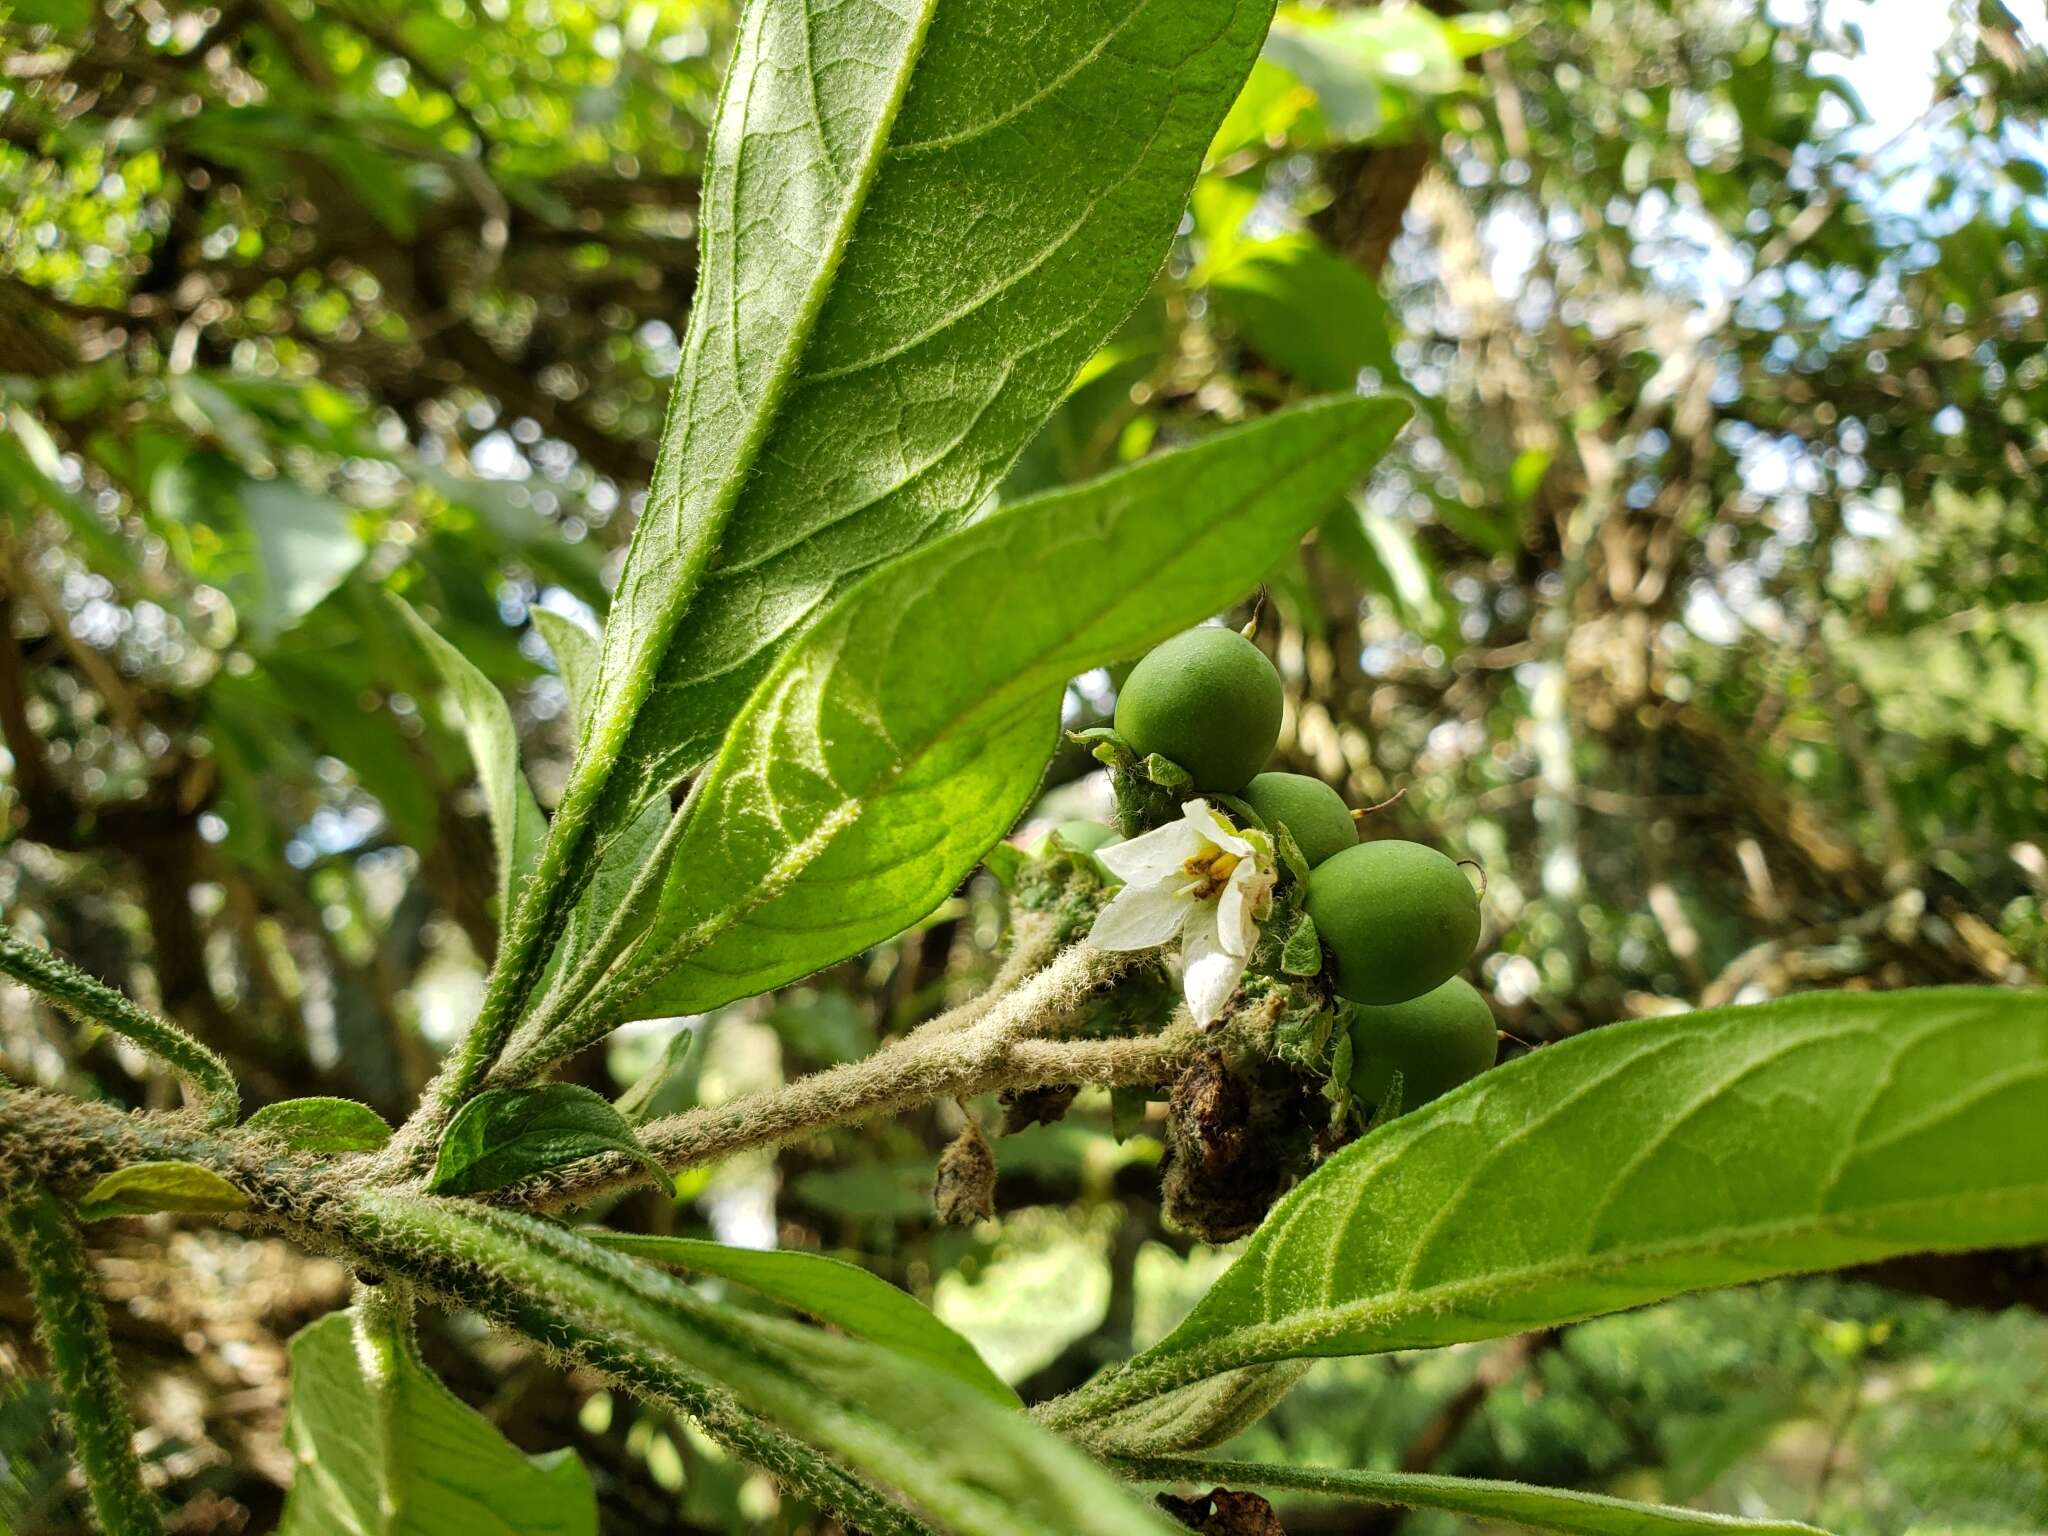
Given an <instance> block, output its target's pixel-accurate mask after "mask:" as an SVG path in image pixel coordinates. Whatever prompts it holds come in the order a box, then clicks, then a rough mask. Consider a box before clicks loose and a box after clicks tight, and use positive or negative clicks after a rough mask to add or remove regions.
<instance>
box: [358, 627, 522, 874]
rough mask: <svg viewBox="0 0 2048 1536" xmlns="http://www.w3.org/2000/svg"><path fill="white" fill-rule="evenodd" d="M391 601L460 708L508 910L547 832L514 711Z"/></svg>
mask: <svg viewBox="0 0 2048 1536" xmlns="http://www.w3.org/2000/svg"><path fill="white" fill-rule="evenodd" d="M391 602H392V604H393V606H395V607H396V608H397V610H398V611H399V613H400V614H402V615H403V616H404V617H405V620H406V622H407V623H408V624H409V625H410V626H411V627H412V632H413V633H414V634H415V635H417V636H418V637H419V642H420V645H421V646H422V647H423V648H424V649H425V651H426V653H427V655H428V657H429V658H430V659H431V660H432V661H433V663H434V669H435V670H436V671H437V672H439V673H440V675H441V680H442V681H443V682H444V683H446V684H447V685H448V691H449V693H450V694H451V695H452V696H453V697H454V700H455V705H456V708H457V709H459V710H460V711H461V712H462V734H463V737H464V739H466V740H467V741H468V742H469V755H470V760H471V761H472V762H473V763H475V765H476V777H477V782H478V783H479V784H481V785H482V786H483V791H484V808H485V810H486V812H487V813H488V814H489V816H490V820H491V837H492V841H493V842H494V843H495V844H496V847H497V852H498V896H499V899H500V901H501V902H502V903H503V906H502V909H501V910H502V911H503V912H506V913H509V912H510V911H511V910H512V896H513V893H514V892H515V891H517V890H518V888H519V883H520V881H522V880H524V879H525V878H526V876H528V875H529V874H531V873H532V872H533V867H534V865H535V864H536V863H538V862H539V860H540V845H541V839H542V838H544V837H545V836H546V835H547V819H546V818H545V817H544V816H542V815H541V811H540V806H539V804H538V803H536V802H535V800H534V798H533V789H532V787H531V786H530V785H528V784H527V782H526V775H525V774H524V773H523V772H521V771H520V767H519V732H518V730H517V729H516V728H515V727H514V726H513V724H512V711H511V710H510V709H509V708H508V707H507V706H506V704H505V696H504V695H503V694H502V693H500V692H498V689H497V685H496V684H494V683H493V682H492V681H491V680H490V679H489V678H488V677H485V676H484V675H483V673H481V672H479V671H478V670H477V669H476V667H475V665H474V664H473V663H471V661H470V660H469V658H468V657H467V656H464V655H463V654H462V652H460V651H458V650H457V649H456V648H455V647H454V646H452V645H450V644H449V643H448V642H447V641H446V640H443V639H442V638H441V637H440V636H439V635H438V634H436V633H435V632H434V630H433V628H432V627H431V626H430V625H429V624H428V623H427V621H426V620H425V619H423V618H421V617H420V616H419V615H418V614H417V613H415V612H414V611H413V609H412V605H411V604H410V603H408V602H406V601H405V600H404V599H403V598H400V597H395V596H394V597H392V598H391Z"/></svg>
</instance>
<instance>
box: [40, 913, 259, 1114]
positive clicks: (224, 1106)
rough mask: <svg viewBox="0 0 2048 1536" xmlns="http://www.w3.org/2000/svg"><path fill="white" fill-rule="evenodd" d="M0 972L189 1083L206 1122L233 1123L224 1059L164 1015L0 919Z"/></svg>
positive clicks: (235, 1110) (235, 1108)
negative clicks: (131, 1045) (137, 1048)
mask: <svg viewBox="0 0 2048 1536" xmlns="http://www.w3.org/2000/svg"><path fill="white" fill-rule="evenodd" d="M0 976H8V977H12V978H13V979H14V980H15V981H18V982H20V983H21V984H22V985H23V986H25V987H27V988H29V989H30V990H31V991H33V992H38V993H40V994H41V995H42V996H44V997H46V998H48V999H49V1000H50V1001H51V1002H53V1003H55V1004H56V1005H57V1006H58V1007H60V1008H62V1009H63V1010H64V1011H65V1012H66V1013H68V1014H70V1015H71V1016H72V1017H73V1018H75V1019H78V1020H80V1021H82V1022H84V1023H88V1024H97V1025H99V1026H100V1028H102V1029H106V1030H111V1031H113V1033H115V1034H117V1035H119V1036H120V1037H121V1038H122V1039H124V1040H128V1041H131V1042H133V1043H134V1044H136V1045H139V1046H141V1047H142V1049H144V1050H145V1051H148V1052H149V1053H150V1054H151V1055H152V1056H154V1057H156V1058H157V1059H158V1060H159V1061H161V1062H163V1063H164V1065H165V1066H167V1067H169V1068H170V1069H171V1070H172V1071H173V1072H175V1073H177V1074H178V1075H179V1076H180V1077H182V1078H184V1079H185V1081H186V1082H188V1083H190V1084H191V1085H192V1091H193V1093H194V1094H195V1095H196V1096H197V1097H198V1098H199V1099H200V1100H201V1102H203V1103H204V1104H205V1105H206V1119H207V1123H208V1124H209V1125H233V1124H234V1123H235V1116H236V1115H237V1114H239V1113H240V1112H241V1104H242V1094H241V1090H240V1088H238V1087H237V1086H236V1084H235V1077H234V1074H233V1073H232V1072H230V1071H228V1064H227V1063H226V1062H224V1061H222V1060H221V1059H220V1058H219V1057H218V1056H216V1055H214V1053H213V1052H212V1051H209V1050H208V1049H207V1048H206V1047H205V1046H203V1045H201V1044H200V1043H199V1042H198V1041H197V1040H194V1039H193V1038H192V1037H191V1036H190V1035H188V1034H186V1033H185V1031H184V1030H182V1029H180V1028H178V1026H177V1025H175V1024H173V1023H171V1022H170V1021H169V1020H168V1019H160V1018H158V1017H157V1016H156V1015H155V1014H153V1013H151V1012H150V1011H149V1010H148V1009H146V1008H142V1007H139V1006H138V1005H137V1004H136V1003H135V1002H133V1001H132V1000H131V999H130V998H129V997H128V996H127V995H126V994H125V993H121V992H117V991H115V990H114V989H113V988H112V987H110V986H108V985H107V984H106V983H105V982H102V981H97V980H95V979H94V978H93V977H91V976H88V975H86V973H85V972H84V971H81V970H80V969H79V968H78V967H77V966H75V965H73V964H71V962H70V961H68V960H65V959H63V958H62V957H61V956H58V955H53V954H51V953H50V952H49V951H48V950H47V949H41V948H38V947H37V946H36V945H34V944H31V943H29V942H28V941H27V940H26V939H24V938H22V937H21V936H20V935H19V934H18V933H16V932H15V931H14V930H13V929H12V928H9V927H7V926H6V925H5V924H0Z"/></svg>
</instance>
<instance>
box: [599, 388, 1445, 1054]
mask: <svg viewBox="0 0 2048 1536" xmlns="http://www.w3.org/2000/svg"><path fill="white" fill-rule="evenodd" d="M1407 415H1408V408H1407V406H1406V405H1405V404H1402V403H1401V402H1398V401H1391V400H1377V399H1359V398H1356V397H1350V398H1340V399H1335V400H1328V401H1323V402H1319V403H1316V404H1311V405H1307V406H1303V407H1300V408H1297V409H1295V410H1292V411H1286V412H1282V413H1280V414H1277V415H1274V416H1271V417H1268V418H1266V419H1264V420H1263V421H1259V422H1255V423H1253V424H1251V425H1248V426H1244V427H1240V428H1237V429H1235V430H1233V431H1229V432H1223V433H1218V434H1217V435H1216V436H1214V437H1212V438H1210V439H1208V440H1207V441H1205V442H1203V443H1201V444H1199V445H1198V446H1196V447H1193V448H1189V449H1185V450H1183V451H1182V452H1179V453H1174V454H1167V455H1163V456H1161V457H1159V458H1156V459H1151V460H1148V461H1145V462H1142V463H1140V464H1138V465H1135V466H1133V467H1132V468H1130V469H1127V470H1124V471H1121V472H1119V473H1117V474H1113V475H1109V476H1106V477H1104V478H1103V479H1101V480H1097V481H1094V482H1092V483H1090V484H1088V485H1084V486H1078V487H1075V488H1073V489H1071V490H1066V491H1056V492H1052V493H1049V494H1047V495H1045V496H1040V497H1035V498H1032V499H1030V500H1026V501H1021V502H1017V503H1015V504H1014V505H1012V506H1009V507H1006V508H1004V509H1003V510H1002V511H1001V512H999V513H997V514H995V515H993V516H991V517H989V518H987V519H985V520H984V521H982V522H980V523H977V524H975V525H974V526H973V527H971V528H966V529H963V530H961V531H960V532H958V533H955V534H952V535H950V536H949V537H947V538H946V539H943V540H941V541H940V542H938V543H937V544H933V545H930V546H928V547H926V548H925V549H922V550H920V551H918V552H917V553H915V554H913V555H910V556H908V557H906V558H905V559H903V560H900V561H898V562H897V563H895V564H894V565H891V566H889V567H887V568H886V569H884V570H882V571H879V572H876V573H875V574H874V575H873V576H871V577H869V578H868V579H867V580H866V581H864V582H862V583H861V585H860V586H859V587H857V588H856V589H855V590H854V591H852V592H850V593H849V594H848V595H847V596H846V598H845V599H844V600H842V601H841V602H840V603H839V604H838V605H837V606H836V607H835V608H834V609H833V611H832V612H831V614H830V615H829V616H828V617H827V618H826V619H825V620H823V621H822V622H821V623H820V624H818V625H817V626H816V627H815V628H814V629H812V630H811V631H810V632H809V633H808V634H806V635H805V636H804V638H803V640H802V642H801V643H800V644H799V645H798V646H797V647H796V648H795V649H794V650H792V651H790V652H789V653H788V654H787V655H786V656H785V657H784V658H783V660H782V662H781V663H780V664H779V665H778V666H777V668H776V670H775V671H774V673H772V674H771V675H770V676H769V677H768V678H767V679H766V680H765V681H764V682H763V683H762V685H761V687H760V689H759V690H758V691H757V692H756V694H755V696H754V698H753V699H752V700H751V701H750V702H749V704H748V706H747V709H746V712H745V713H744V714H743V715H742V716H741V717H740V719H739V720H738V721H737V722H736V723H735V725H734V727H733V730H732V732H731V734H730V736H729V737H728V738H727V741H726V745H725V748H724V750H723V751H722V752H721V753H720V754H719V757H718V760H717V762H716V763H715V764H714V765H713V766H712V767H711V768H710V769H709V770H708V771H707V773H706V775H705V778H704V781H703V783H702V785H701V788H700V791H699V793H698V794H697V795H696V796H695V798H694V801H693V806H692V809H691V810H690V811H689V812H688V813H687V814H688V821H687V823H686V824H685V826H684V827H683V828H682V830H681V832H680V834H679V837H678V839H677V841H676V845H675V849H674V853H673V856H672V859H671V861H670V864H669V868H668V879H667V884H666V886H665V887H664V888H663V890H662V892H661V897H660V910H659V913H658V915H657V918H656V921H655V924H654V927H653V930H652V932H651V934H650V936H649V937H648V939H647V941H646V942H645V943H644V944H643V946H642V948H641V950H640V952H639V954H638V955H637V956H636V957H635V960H634V962H633V971H632V972H631V973H629V974H631V975H636V976H640V977H644V978H646V979H647V980H650V981H656V980H657V979H658V981H657V985H656V986H655V987H654V988H653V989H652V990H651V991H647V992H646V993H644V994H643V995H642V997H641V998H640V999H639V1001H638V1004H637V1005H636V1007H635V1008H634V1010H633V1011H634V1012H637V1013H641V1014H648V1013H654V1014H660V1013H697V1012H703V1011H704V1010H706V1009H708V1008H712V1007H715V1006H717V1005H718V1004H720V1003H723V1002H727V1001H730V1000H731V999H733V998H735V997H743V996H746V995H748V994H749V993H753V992H759V991H762V990H764V989H766V988H768V987H772V986H776V985H778V984H780V983H782V982H785V981H789V980H792V979H794V978H795V977H798V976H802V975H804V974H806V973H808V972H810V971H813V970H816V969H817V968H818V967H820V966H822V965H827V964H829V963H831V962H833V961H835V960H838V959H841V958H843V957H844V956H846V955H850V954H853V953H856V952H857V951H859V950H860V949H862V948H864V947H865V946H867V945H869V944H872V943H875V942H876V941H878V940H880V939H884V938H887V937H888V936H889V935H890V934H893V933H898V932H900V931H902V930H903V929H904V928H906V927H907V926H909V925H910V924H911V923H914V922H916V921H917V920H918V919H919V918H921V917H923V916H924V915H925V914H926V913H927V912H929V911H931V909H932V908H933V907H934V906H936V905H937V904H938V903H939V902H940V901H942V900H943V899H944V898H945V897H946V895H947V893H948V892H950V891H951V890H952V889H953V887H954V886H955V885H956V884H957V883H958V882H959V880H960V878H961V876H963V875H964V874H966V872H967V871H968V870H969V869H971V868H972V867H973V865H974V862H975V861H976V860H977V859H979V858H980V857H981V856H982V854H983V853H984V852H986V851H987V849H988V848H989V846H990V845H991V844H992V843H994V842H995V841H996V839H998V838H999V837H1001V836H1002V835H1003V833H1004V832H1005V831H1007V830H1008V829H1009V827H1010V826H1011V824H1012V823H1013V822H1014V821H1015V820H1016V817H1017V815H1018V813H1019V812H1020V811H1022V810H1023V808H1024V806H1025V804H1026V802H1027V801H1028V800H1029V799H1030V796H1031V794H1032V791H1033V790H1034V789H1035V788H1036V787H1037V784H1038V780H1039V776H1040V775H1041V774H1042V773H1043V772H1044V770H1045V764H1046V760H1047V758H1048V756H1049V755H1050V753H1051V750H1052V747H1053V745H1054V743H1055V741H1056V739H1057V736H1058V732H1059V704H1060V694H1061V688H1062V685H1063V684H1064V683H1065V682H1066V680H1067V679H1068V678H1070V677H1072V676H1074V675H1075V674H1076V673H1079V672H1083V671H1086V670H1087V669H1089V668H1090V667H1095V666H1100V665H1102V664H1104V663H1105V662H1110V661H1115V660H1117V659H1119V658H1122V657H1128V656H1135V655H1137V654H1138V653H1140V652H1141V651H1144V650H1145V649H1147V648H1148V647H1149V646H1151V645H1152V644H1154V643H1156V642H1157V641H1159V640H1161V639H1163V638H1165V637H1166V636H1167V635H1169V634H1171V633H1173V632H1174V631H1175V630H1177V629H1180V628H1182V627H1183V626H1185V625H1188V624H1191V623H1194V622H1196V621H1197V620H1199V619H1201V618H1203V617H1204V616H1206V615H1208V614H1210V613H1213V612H1215V611H1216V610H1217V609H1219V608H1221V607H1223V606H1224V605H1226V604H1227V603H1230V602H1232V601H1234V600H1235V599H1236V598H1238V597H1239V596H1241V595H1242V594H1243V593H1244V592H1245V591H1246V589H1247V588H1249V587H1250V586H1251V585H1253V584H1254V583H1255V582H1256V580H1257V579H1258V576H1259V573H1260V572H1262V571H1264V570H1266V569H1267V568H1268V567H1270V566H1271V565H1272V564H1273V562H1274V561H1276V560H1277V559H1279V558H1280V557H1281V556H1282V555H1283V554H1285V553H1286V552H1287V550H1288V549H1289V548H1290V547H1291V546H1292V545H1293V543H1294V541H1295V540H1296V539H1298V538H1299V537H1300V536H1301V534H1302V533H1303V532H1304V531H1306V530H1307V529H1308V528H1309V527H1310V526H1311V525H1312V524H1313V523H1314V522H1315V520H1316V518H1317V517H1318V516H1319V515H1320V514H1321V512H1322V510H1323V509H1324V508H1325V507H1327V506H1328V505H1329V504H1330V503H1331V502H1332V501H1333V500H1335V499H1336V498H1338V497H1339V496H1341V495H1342V494H1343V493H1344V491H1345V489H1346V488H1347V487H1348V486H1349V485H1350V484H1351V483H1352V482H1354V481H1355V480H1356V479H1357V478H1358V477H1359V476H1360V475H1361V474H1363V473H1364V472H1365V470H1366V469H1367V468H1368V467H1369V466H1370V465H1371V464H1372V463H1373V462H1374V460H1376V459H1377V458H1378V457H1379V456H1380V454H1381V453H1383V452H1384V451H1385V450H1386V447H1387V445H1388V443H1390V442H1391V441H1392V440H1393V437H1394V434H1395V433H1396V432H1397V431H1398V430H1399V428H1400V425H1401V423H1402V422H1403V421H1405V420H1406V419H1407ZM600 1022H602V1020H600Z"/></svg>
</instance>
